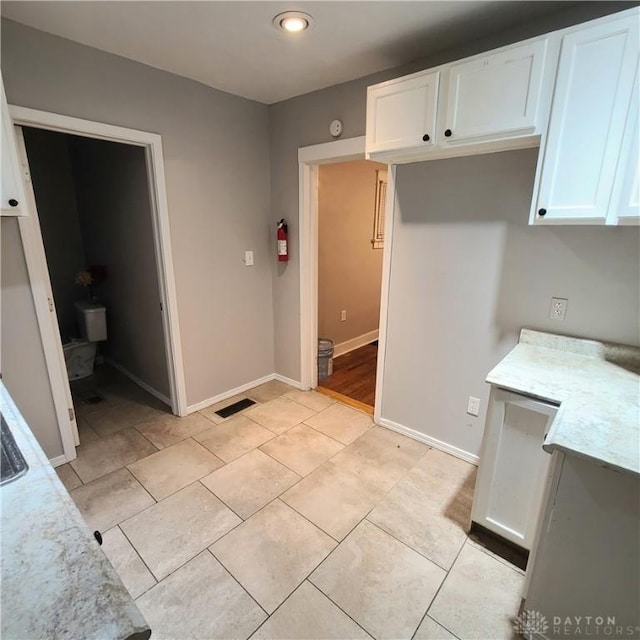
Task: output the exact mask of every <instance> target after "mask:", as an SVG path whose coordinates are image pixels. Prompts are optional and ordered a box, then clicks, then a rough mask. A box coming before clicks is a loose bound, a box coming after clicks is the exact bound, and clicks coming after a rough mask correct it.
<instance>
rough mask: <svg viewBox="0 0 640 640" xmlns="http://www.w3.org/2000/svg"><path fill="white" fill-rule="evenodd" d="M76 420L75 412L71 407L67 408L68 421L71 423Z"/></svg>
mask: <svg viewBox="0 0 640 640" xmlns="http://www.w3.org/2000/svg"><path fill="white" fill-rule="evenodd" d="M75 419H76V412H75V411H74V410H73V407H69V421H70V422H73V421H74V420H75Z"/></svg>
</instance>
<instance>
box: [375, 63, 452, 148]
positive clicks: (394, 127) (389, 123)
mask: <svg viewBox="0 0 640 640" xmlns="http://www.w3.org/2000/svg"><path fill="white" fill-rule="evenodd" d="M439 81H440V72H439V71H435V72H433V73H427V74H421V75H418V76H417V77H415V76H412V77H410V78H407V79H405V80H393V81H391V82H388V83H384V84H381V85H376V86H373V87H369V89H368V92H367V137H366V147H367V153H374V154H375V153H379V152H383V151H390V150H394V151H395V150H401V149H415V148H424V149H427V148H429V147H432V146H433V145H434V144H435V141H436V103H437V99H438V83H439Z"/></svg>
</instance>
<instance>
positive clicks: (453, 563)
mask: <svg viewBox="0 0 640 640" xmlns="http://www.w3.org/2000/svg"><path fill="white" fill-rule="evenodd" d="M468 540H469V536H468V535H467V536H466V537H465V541H464V542H463V543H462V545H461V547H460V549H459V550H458V553H457V554H456V557H455V558H454V560H453V562H452V563H451V567H450V568H449V569H448V570H447V572H446V575H445V577H444V579H443V580H442V582H441V583H440V586H439V587H438V589H437V590H436V592H435V593H434V594H433V598H431V602H430V603H429V605H428V606H427V610H426V611H425V612H424V616H422V620H424V618H425V616H429V618H431V619H432V620H433V621H435V622H437V623H438V624H439V625H440V626H441V627H443V628H444V629H446V630H447V631H449V633H451V634H452V635H454V636H455V635H456V634H455V633H453V632H452V631H450V630H449V628H448V627H446V626H445V625H444V624H442V622H440V621H439V620H438V619H437V618H434V617H433V616H430V615H429V611H430V610H431V607H432V606H433V603H434V602H435V601H436V598H437V597H438V594H439V593H440V591H442V588H443V587H444V584H445V582H446V581H447V578H448V577H449V574H450V573H451V571H452V570H453V567H455V565H456V562H457V561H458V558H459V557H460V554H461V553H462V550H463V549H464V547H465V545H466V544H467V541H468ZM422 620H421V621H420V624H422ZM419 626H420V625H418V627H419ZM416 631H417V629H416ZM456 637H457V636H456Z"/></svg>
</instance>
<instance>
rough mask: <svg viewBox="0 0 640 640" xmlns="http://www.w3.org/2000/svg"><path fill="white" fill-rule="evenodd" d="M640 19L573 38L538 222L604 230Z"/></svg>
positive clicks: (556, 102) (564, 55) (566, 48)
mask: <svg viewBox="0 0 640 640" xmlns="http://www.w3.org/2000/svg"><path fill="white" fill-rule="evenodd" d="M638 31H639V29H638V17H637V15H634V16H630V17H625V18H621V19H618V20H610V21H606V22H604V23H600V24H596V25H595V26H591V27H587V28H583V29H578V30H576V31H572V32H570V33H568V34H567V35H565V36H564V37H563V39H562V45H561V49H560V61H559V65H558V74H557V77H556V84H555V91H554V96H553V102H552V106H551V116H550V122H549V131H548V134H547V139H546V143H545V148H544V152H543V153H544V155H543V158H542V173H541V177H540V184H539V188H538V193H537V197H534V205H533V210H532V216H531V219H532V222H534V223H536V224H541V223H553V222H563V223H570V222H581V221H582V222H587V223H588V222H591V223H597V224H604V223H605V221H606V219H607V215H608V211H609V203H610V200H611V195H612V188H613V183H614V179H615V175H616V170H617V165H618V159H619V157H620V149H621V147H622V142H623V136H624V129H625V122H626V120H627V114H628V112H629V106H630V103H631V99H632V94H633V84H634V76H635V72H636V68H637V66H638Z"/></svg>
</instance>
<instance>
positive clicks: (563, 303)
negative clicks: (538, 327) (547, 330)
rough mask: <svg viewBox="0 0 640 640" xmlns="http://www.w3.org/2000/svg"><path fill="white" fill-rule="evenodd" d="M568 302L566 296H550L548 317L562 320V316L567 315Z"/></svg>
mask: <svg viewBox="0 0 640 640" xmlns="http://www.w3.org/2000/svg"><path fill="white" fill-rule="evenodd" d="M568 304H569V301H568V300H567V299H566V298H551V308H550V309H549V318H551V320H564V317H565V316H566V315H567V305H568Z"/></svg>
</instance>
